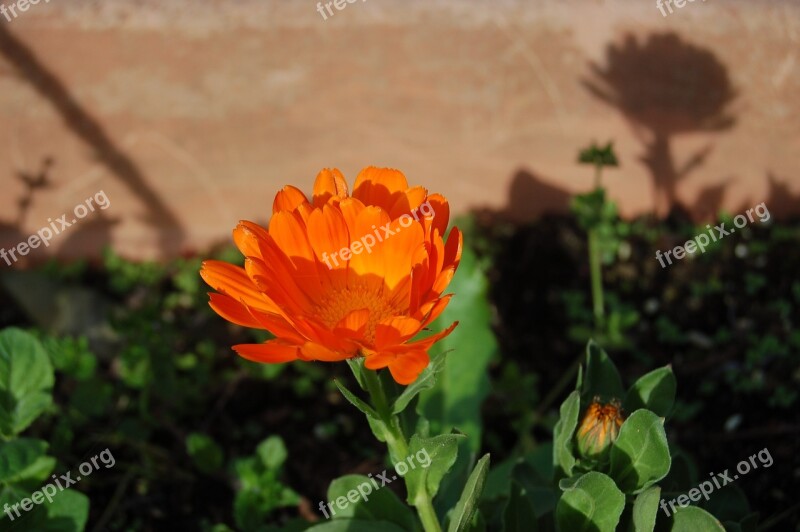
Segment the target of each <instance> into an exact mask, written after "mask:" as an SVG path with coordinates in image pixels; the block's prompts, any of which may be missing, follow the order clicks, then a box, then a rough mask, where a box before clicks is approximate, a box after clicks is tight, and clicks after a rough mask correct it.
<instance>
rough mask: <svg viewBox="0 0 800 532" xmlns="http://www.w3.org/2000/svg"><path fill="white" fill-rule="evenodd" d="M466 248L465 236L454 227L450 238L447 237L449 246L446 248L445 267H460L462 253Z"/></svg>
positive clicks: (446, 245)
mask: <svg viewBox="0 0 800 532" xmlns="http://www.w3.org/2000/svg"><path fill="white" fill-rule="evenodd" d="M463 247H464V235H462V234H461V231H459V230H458V227H453V228H452V229H451V230H450V236H448V237H447V244H445V247H444V266H445V267H448V266H453V267H454V268H455V267H458V263H459V262H461V251H462V249H463Z"/></svg>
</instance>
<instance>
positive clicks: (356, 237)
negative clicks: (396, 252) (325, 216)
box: [348, 207, 389, 291]
mask: <svg viewBox="0 0 800 532" xmlns="http://www.w3.org/2000/svg"><path fill="white" fill-rule="evenodd" d="M387 223H389V215H388V214H386V212H385V211H384V210H383V209H381V208H380V207H366V208H364V210H362V211H361V213H360V214H359V215H358V218H357V219H356V229H355V232H354V233H351V236H350V240H351V242H352V243H355V242H357V241H358V242H359V246H360V247H359V253H357V254H355V253H354V254H352V255H351V257H350V270H349V275H348V284H350V285H351V286H356V284H359V283H365V282H366V285H367V286H368V287H370V288H371V289H373V290H375V291H381V290H383V285H384V276H385V270H386V260H387V258H386V256H385V253H384V252H383V249H384V247H385V244H384V243H382V242H380V240H381V239H382V238H383V236H382V230H381V228H382V227H383V225H385V224H387ZM376 233H377V234H376ZM352 243H351V246H352Z"/></svg>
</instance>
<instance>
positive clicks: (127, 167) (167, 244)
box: [0, 24, 184, 255]
mask: <svg viewBox="0 0 800 532" xmlns="http://www.w3.org/2000/svg"><path fill="white" fill-rule="evenodd" d="M0 55H2V57H3V58H5V60H6V61H7V62H8V63H9V64H10V65H11V66H12V67H13V68H14V71H15V73H16V74H17V75H18V76H19V77H20V78H21V79H23V80H25V81H27V82H28V83H30V84H31V86H32V87H33V89H34V90H35V91H36V92H37V93H38V94H39V95H40V96H41V97H42V98H44V99H45V100H47V101H48V102H49V103H50V104H51V105H52V106H53V108H54V109H55V111H56V112H57V113H58V114H59V116H61V119H62V120H63V122H64V124H65V125H66V127H67V128H68V129H69V130H70V131H71V132H72V133H73V134H74V135H75V136H77V137H78V138H79V139H81V140H82V141H83V142H84V143H86V144H87V145H88V146H89V147H90V148H91V149H92V150H93V152H94V156H95V157H96V159H97V160H98V161H99V162H100V163H101V164H103V165H104V166H105V167H106V168H107V169H108V170H109V171H110V172H111V173H112V175H114V176H116V177H117V178H118V179H120V180H121V181H122V182H123V183H124V184H125V186H126V187H127V188H128V189H129V190H130V191H131V192H132V193H133V194H134V195H135V196H136V197H138V198H139V199H140V200H141V201H142V203H144V205H145V206H146V208H147V212H148V215H147V217H146V219H145V222H146V223H147V224H148V225H149V226H150V227H151V228H152V230H153V231H154V232H155V233H156V234H157V235H158V244H159V250H160V251H161V252H162V254H164V255H173V254H174V253H175V250H176V249H179V248H180V246H181V245H182V243H183V241H184V230H183V228H182V226H181V224H180V222H179V221H178V219H177V217H176V216H175V215H174V214H173V212H172V211H171V210H170V209H169V207H168V206H167V205H166V204H165V203H164V202H163V201H162V200H161V198H159V197H158V195H157V194H156V193H155V192H154V191H153V190H152V189H151V188H150V186H149V185H148V184H147V182H146V180H145V177H144V174H143V172H142V171H141V169H140V168H139V167H138V165H137V164H136V163H135V162H134V161H133V160H132V159H131V158H130V157H129V156H128V155H127V154H126V153H125V152H124V151H122V150H121V149H120V148H119V147H118V146H117V145H116V144H115V143H114V141H113V140H112V138H111V137H110V136H109V134H108V133H107V132H106V130H105V129H104V128H103V126H102V125H101V124H100V122H98V121H97V119H95V118H94V117H93V116H92V115H91V113H89V112H88V111H87V110H86V109H84V108H83V107H82V106H81V104H80V103H79V102H78V101H77V100H76V99H75V98H74V97H73V95H72V94H71V93H70V91H69V90H68V88H67V87H66V86H65V85H64V84H63V83H62V82H61V80H59V79H58V78H57V77H56V76H55V75H54V74H53V73H52V72H51V71H50V70H49V69H48V68H47V66H46V65H45V64H44V63H43V62H42V60H41V59H40V58H39V57H37V56H36V54H35V53H34V52H33V51H32V50H31V49H30V48H29V47H28V46H26V45H25V43H23V42H22V41H20V40H19V39H18V38H17V37H15V36H14V35H13V34H12V33H11V32H9V31H8V29H7V28H6V26H5V24H0ZM48 169H49V167H48ZM19 176H20V177H21V178H22V179H23V180H24V179H25V177H23V176H25V174H24V173H19ZM32 190H33V189H31V188H30V186H29V187H28V192H27V193H26V196H24V197H23V199H22V200H21V201H22V202H27V204H26V206H25V208H26V209H28V208H29V207H30V204H31V202H32ZM20 205H22V203H20ZM22 216H23V217H24V215H22ZM98 223H100V224H106V227H105V229H104V231H102V232H101V234H105V235H106V237H105V238H106V239H109V238H110V227H111V225H112V224H113V222H112V220H110V219H108V218H101V219H100V220H99V221H95V222H94V224H93V228H92V232H93V233H96V232H97V230H98V227H97V224H98ZM21 230H22V225H21V220H20V218H18V219H17V221H16V223H15V224H14V225H9V224H8V223H4V222H0V234H4V235H6V238H8V239H10V240H9V241H10V242H19V241H21V239H22V238H23V237H21V236H20V232H21ZM87 230H88V229H87ZM15 232H16V234H15ZM75 236H77V235H75ZM84 236H86V235H84ZM17 238H19V239H18V240H15V239H17ZM100 245H102V242H96V241H95V242H93V243H92V246H91V247H92V248H94V249H95V250H96V249H98V248H99V246H100Z"/></svg>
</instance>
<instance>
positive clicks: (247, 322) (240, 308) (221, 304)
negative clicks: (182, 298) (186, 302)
mask: <svg viewBox="0 0 800 532" xmlns="http://www.w3.org/2000/svg"><path fill="white" fill-rule="evenodd" d="M208 296H209V297H210V301H209V302H208V305H209V306H210V307H211V308H212V309H214V312H216V313H217V314H219V315H220V316H222V317H223V318H225V319H226V320H228V321H229V322H231V323H235V324H236V325H241V326H242V327H252V328H253V329H262V328H263V327H262V326H261V324H260V323H259V322H258V320H257V319H255V318H254V317H253V315H252V314H250V312H249V311H248V310H247V307H246V306H245V305H244V304H242V303H239V302H238V301H236V300H235V299H233V298H232V297H230V296H226V295H225V294H217V293H214V292H211V293H209V294H208Z"/></svg>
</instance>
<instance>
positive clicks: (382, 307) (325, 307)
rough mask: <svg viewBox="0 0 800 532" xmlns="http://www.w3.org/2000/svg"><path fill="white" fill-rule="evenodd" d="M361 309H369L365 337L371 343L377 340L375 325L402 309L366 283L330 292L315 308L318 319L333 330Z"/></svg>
mask: <svg viewBox="0 0 800 532" xmlns="http://www.w3.org/2000/svg"><path fill="white" fill-rule="evenodd" d="M361 309H367V310H368V311H369V319H368V320H367V326H366V327H365V330H364V339H365V340H366V341H367V342H369V343H374V342H375V327H376V325H377V324H378V323H379V322H380V321H381V320H383V319H384V318H388V317H390V316H396V315H397V314H400V313H401V312H400V309H397V308H395V306H394V305H392V304H390V303H389V302H388V301H387V300H386V299H384V297H383V294H382V291H381V290H380V289H376V288H374V287H369V286H364V285H356V286H354V287H347V288H343V289H338V290H333V291H331V292H329V293H328V294H326V295H325V297H324V298H323V299H322V301H320V302H319V304H318V305H317V307H316V309H315V310H316V317H317V319H319V321H321V322H322V323H323V324H325V326H326V327H327V328H328V329H330V330H333V328H334V327H336V324H337V323H339V322H340V321H341V320H342V319H343V318H344V317H345V316H347V315H348V314H350V313H351V312H352V311H354V310H361Z"/></svg>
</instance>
